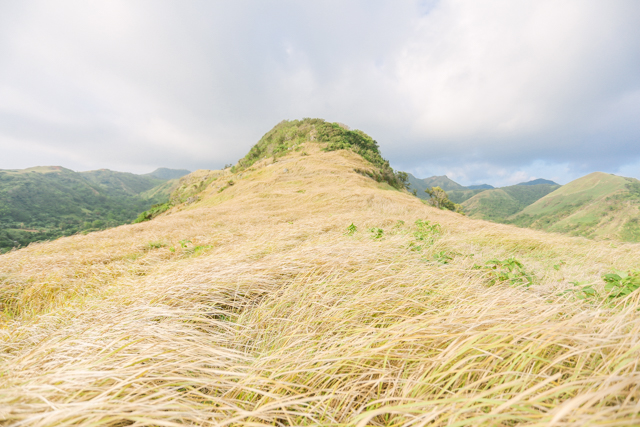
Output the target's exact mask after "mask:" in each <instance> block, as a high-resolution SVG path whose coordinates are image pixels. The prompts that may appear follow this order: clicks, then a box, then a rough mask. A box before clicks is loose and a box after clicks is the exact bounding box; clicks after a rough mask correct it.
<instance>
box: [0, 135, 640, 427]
mask: <svg viewBox="0 0 640 427" xmlns="http://www.w3.org/2000/svg"><path fill="white" fill-rule="evenodd" d="M298 148H300V151H295V149H293V150H288V151H289V152H288V153H286V154H284V155H283V156H282V157H278V158H276V159H275V160H277V161H276V162H275V163H274V162H273V160H274V159H273V158H272V157H268V158H265V159H261V160H257V161H255V162H254V163H253V164H252V165H251V166H247V167H246V168H244V169H243V170H242V171H236V172H232V171H231V170H229V169H227V170H225V171H208V172H207V171H202V172H200V174H201V175H198V174H194V176H193V177H192V178H193V179H185V181H184V182H185V183H188V182H193V183H194V184H195V183H196V182H198V179H200V181H201V182H205V183H206V184H205V185H202V188H200V189H198V193H197V194H196V196H198V197H199V200H197V201H193V202H192V203H183V204H180V205H177V206H175V207H174V208H173V209H172V210H170V211H169V212H167V213H166V214H165V215H161V216H159V217H157V218H156V219H154V220H152V221H148V222H144V223H140V224H135V225H128V226H123V227H118V228H114V229H109V230H105V231H100V232H95V233H89V234H87V235H76V236H72V237H67V238H62V239H59V240H56V241H54V242H48V243H41V244H36V245H31V246H30V247H28V248H25V249H21V250H18V251H14V252H11V253H8V254H4V255H0V278H1V279H0V280H1V282H0V283H1V285H0V302H1V303H2V305H3V309H2V310H3V311H2V313H3V316H4V318H3V325H2V329H1V330H2V337H3V339H2V341H1V342H0V345H1V346H2V352H0V355H1V356H0V372H3V375H2V376H0V390H2V392H0V408H1V409H0V411H2V417H3V418H2V419H3V422H5V423H8V424H17V423H20V425H27V426H30V425H38V426H53V425H89V424H90V425H94V426H102V425H110V426H115V425H168V426H178V425H204V426H209V425H211V426H212V425H279V426H286V425H362V426H364V425H397V426H402V425H407V426H408V425H433V426H445V425H454V424H456V423H457V425H474V426H475V425H480V426H481V425H515V424H519V425H534V424H535V425H549V424H551V422H552V420H553V422H554V423H555V425H559V426H569V425H585V424H588V423H591V424H594V425H595V424H598V423H600V424H605V423H608V424H610V425H622V424H628V425H631V424H633V423H634V422H636V421H637V420H638V412H639V407H638V403H637V402H638V401H639V398H640V389H639V385H638V384H640V372H639V370H640V368H639V367H638V364H637V363H636V360H637V357H638V356H639V355H638V348H637V343H636V340H635V338H634V337H637V336H638V334H640V318H639V317H638V316H637V310H638V308H639V303H638V298H637V297H635V296H632V297H631V298H628V299H627V300H626V305H625V304H621V305H618V306H615V305H607V304H600V303H594V304H589V303H587V302H583V301H581V300H576V299H574V298H571V297H570V295H571V294H567V295H563V296H558V294H559V293H560V292H562V291H564V290H565V289H569V288H572V286H573V285H571V284H570V283H569V282H573V281H581V282H587V283H593V286H594V288H595V289H598V290H600V291H601V290H602V285H603V283H602V280H601V275H602V274H603V273H604V272H608V271H610V270H611V269H612V268H616V269H620V270H626V269H629V268H631V267H637V265H638V264H637V260H638V259H640V249H639V248H638V246H636V245H621V246H619V247H617V248H615V247H611V246H610V245H608V244H604V243H601V242H593V241H588V240H585V239H581V238H571V237H566V236H562V235H556V234H547V233H544V232H540V231H536V230H527V229H517V228H514V227H512V226H507V225H501V224H494V223H489V222H484V221H479V220H473V219H469V218H466V217H463V216H461V215H458V214H455V213H451V212H445V211H440V210H436V209H434V208H431V207H429V206H425V205H424V204H423V203H422V202H421V201H420V200H417V199H416V198H415V197H413V196H411V195H409V194H407V192H405V191H402V190H398V189H396V188H394V187H392V186H390V185H389V184H388V183H386V182H384V181H383V182H378V181H376V180H375V179H372V178H371V177H369V176H365V175H362V174H360V173H358V172H356V170H369V169H372V164H371V163H368V162H367V161H365V160H363V158H362V157H361V156H359V155H358V154H356V153H354V152H353V151H351V150H335V151H324V150H323V148H324V145H323V144H318V143H316V142H311V141H302V142H300V144H299V147H298ZM237 169H239V168H238V167H237ZM185 178H187V177H185ZM202 178H206V179H205V180H204V181H202ZM194 184H188V185H187V186H185V190H188V191H195V189H193V185H194ZM196 187H197V186H196ZM189 188H191V189H192V190H189ZM177 191H179V190H177ZM176 197H178V198H180V197H181V196H180V194H176ZM417 220H420V221H429V223H428V224H425V223H424V222H418V223H417V224H416V223H415V222H416V221H417ZM351 224H353V225H354V227H355V229H354V227H351ZM435 224H439V226H436V225H435ZM369 230H373V232H370V231H369ZM379 230H383V231H382V232H380V231H379ZM418 247H419V248H420V249H418ZM511 256H516V257H517V258H518V259H519V260H520V261H522V263H523V264H524V267H525V268H526V271H527V272H528V273H531V274H533V275H534V277H535V284H534V285H532V286H530V287H528V288H526V287H518V286H510V285H509V284H508V283H502V282H498V283H494V284H493V285H491V283H492V282H491V280H492V277H494V276H492V275H491V273H490V271H489V270H483V269H477V268H474V264H480V265H483V264H484V263H485V262H487V261H489V260H492V259H500V260H504V259H507V258H508V257H511ZM560 259H561V260H562V261H563V263H562V264H561V265H560V266H559V267H558V268H557V269H556V268H554V265H558V264H560V263H559V260H560ZM437 260H440V261H437Z"/></svg>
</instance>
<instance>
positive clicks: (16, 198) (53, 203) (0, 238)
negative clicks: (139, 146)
mask: <svg viewBox="0 0 640 427" xmlns="http://www.w3.org/2000/svg"><path fill="white" fill-rule="evenodd" d="M171 185H172V184H170V183H169V182H167V181H164V180H162V179H156V178H153V177H151V176H143V175H134V174H131V173H123V172H113V171H110V170H98V171H90V172H80V173H78V172H74V171H72V170H69V169H65V168H62V167H59V166H50V167H36V168H29V169H23V170H0V251H7V250H9V249H11V248H13V247H18V246H25V245H28V244H29V243H31V242H37V241H43V240H51V239H55V238H58V237H60V236H65V235H71V234H74V233H77V232H79V231H89V230H96V229H104V228H108V227H114V226H117V225H120V224H126V223H130V222H131V221H132V220H133V219H135V218H136V216H137V215H138V214H139V213H140V212H142V211H144V210H146V209H149V208H150V207H151V206H152V205H153V204H155V203H162V202H165V201H167V200H168V199H169V194H170V190H171Z"/></svg>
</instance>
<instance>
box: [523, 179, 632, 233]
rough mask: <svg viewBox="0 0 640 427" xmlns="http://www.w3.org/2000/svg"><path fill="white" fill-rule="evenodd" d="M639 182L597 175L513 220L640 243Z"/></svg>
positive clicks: (558, 192)
mask: <svg viewBox="0 0 640 427" xmlns="http://www.w3.org/2000/svg"><path fill="white" fill-rule="evenodd" d="M639 207H640V181H638V180H636V179H633V178H625V177H620V176H615V175H610V174H606V173H603V172H594V173H592V174H589V175H586V176H584V177H582V178H579V179H577V180H575V181H572V182H570V183H568V184H566V185H564V186H563V187H560V188H559V189H557V190H556V191H554V192H552V193H550V194H548V195H547V196H545V197H543V198H541V199H540V200H538V201H537V202H536V203H533V204H532V205H530V206H528V207H527V208H526V209H524V210H523V211H522V212H520V213H519V214H518V215H516V216H514V217H513V218H511V221H512V222H513V223H514V224H517V225H520V226H526V227H533V228H538V229H543V230H548V231H557V232H564V233H570V234H572V235H581V236H586V237H592V238H593V237H597V238H609V239H611V238H613V239H623V240H627V241H640V225H639V224H638V221H639V220H640V211H639Z"/></svg>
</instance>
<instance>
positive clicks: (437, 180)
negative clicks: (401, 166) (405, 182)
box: [407, 173, 466, 200]
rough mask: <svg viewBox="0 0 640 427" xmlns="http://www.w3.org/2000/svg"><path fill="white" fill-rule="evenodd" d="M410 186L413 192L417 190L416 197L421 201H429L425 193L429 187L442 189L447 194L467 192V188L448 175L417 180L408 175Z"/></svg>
mask: <svg viewBox="0 0 640 427" xmlns="http://www.w3.org/2000/svg"><path fill="white" fill-rule="evenodd" d="M407 175H408V176H409V184H410V185H411V189H412V190H416V196H418V197H419V198H421V199H425V200H426V199H428V198H429V196H428V195H427V194H426V193H425V192H424V190H426V189H427V188H429V187H440V188H442V189H443V190H444V191H446V192H447V193H448V192H449V191H452V190H465V189H466V188H465V187H463V186H462V185H460V184H458V183H457V182H455V181H453V180H452V179H449V178H448V177H447V176H446V175H442V176H432V177H430V178H422V179H420V178H416V177H415V176H413V175H412V174H410V173H408V174H407Z"/></svg>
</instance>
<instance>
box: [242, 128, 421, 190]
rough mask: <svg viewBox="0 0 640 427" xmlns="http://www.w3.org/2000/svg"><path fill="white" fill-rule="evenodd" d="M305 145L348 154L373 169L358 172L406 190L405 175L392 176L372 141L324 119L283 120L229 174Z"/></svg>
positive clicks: (361, 134) (406, 179)
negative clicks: (309, 143) (312, 143)
mask: <svg viewBox="0 0 640 427" xmlns="http://www.w3.org/2000/svg"><path fill="white" fill-rule="evenodd" d="M307 142H316V143H321V144H325V150H326V151H336V150H351V151H353V152H355V153H357V154H359V155H360V156H361V157H362V158H363V159H365V160H366V161H367V162H369V163H370V164H371V165H373V166H374V168H375V170H374V171H370V170H361V171H359V172H360V173H362V174H365V175H367V176H370V177H371V178H373V179H375V180H377V181H378V182H386V183H388V184H389V185H391V186H392V187H394V188H397V189H401V188H405V187H407V186H408V179H409V178H408V175H407V174H406V173H403V172H399V173H394V171H393V169H392V168H391V166H389V162H388V161H387V160H385V159H384V158H383V157H382V155H381V154H380V149H379V147H378V143H377V142H376V141H374V140H373V138H371V137H370V136H369V135H367V134H366V133H364V132H362V131H360V130H350V129H349V128H348V127H347V126H345V125H343V124H340V123H330V122H326V121H324V120H323V119H310V118H305V119H302V120H283V121H282V122H280V123H278V124H277V125H276V126H275V127H274V128H273V129H271V130H270V131H269V132H267V133H266V134H265V135H264V136H263V137H262V138H261V139H260V141H258V143H257V144H256V145H254V146H253V147H252V148H251V150H249V153H248V154H247V155H246V156H245V157H244V158H242V159H240V161H238V165H237V168H235V170H234V169H232V171H233V172H237V171H241V170H244V169H246V168H248V167H250V166H251V165H253V164H254V163H255V162H257V161H258V160H261V159H266V158H269V157H271V158H272V159H273V160H274V161H276V160H277V159H278V158H279V157H282V156H284V155H285V154H286V153H288V152H289V151H291V150H300V149H301V148H302V145H303V144H304V143H307Z"/></svg>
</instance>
